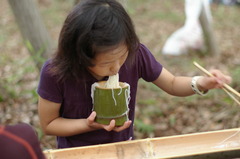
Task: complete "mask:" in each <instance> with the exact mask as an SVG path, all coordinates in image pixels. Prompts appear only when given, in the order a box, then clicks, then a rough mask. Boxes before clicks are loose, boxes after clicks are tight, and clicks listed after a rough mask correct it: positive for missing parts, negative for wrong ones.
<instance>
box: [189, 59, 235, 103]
mask: <svg viewBox="0 0 240 159" xmlns="http://www.w3.org/2000/svg"><path fill="white" fill-rule="evenodd" d="M193 64H194V65H195V66H196V67H197V68H198V69H200V70H201V71H202V72H204V73H205V74H206V75H208V76H210V77H214V76H213V74H211V73H210V72H209V71H207V70H206V69H205V68H203V67H202V66H200V65H199V64H198V63H197V62H195V61H194V62H193ZM223 90H224V91H225V92H226V93H227V94H228V95H229V96H230V97H231V98H232V99H233V100H234V101H235V102H237V103H238V104H239V105H240V102H239V101H238V100H237V99H236V98H235V97H234V96H233V95H232V94H231V93H233V94H235V95H236V96H238V97H239V98H240V93H238V92H237V91H236V90H234V89H233V88H232V87H230V86H229V85H227V84H226V83H224V84H223ZM230 92H231V93H230Z"/></svg>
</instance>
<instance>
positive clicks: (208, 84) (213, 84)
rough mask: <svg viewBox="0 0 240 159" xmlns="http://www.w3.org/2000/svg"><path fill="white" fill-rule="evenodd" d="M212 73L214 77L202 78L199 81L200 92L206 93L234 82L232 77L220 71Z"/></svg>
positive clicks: (212, 71)
mask: <svg viewBox="0 0 240 159" xmlns="http://www.w3.org/2000/svg"><path fill="white" fill-rule="evenodd" d="M210 73H211V74H212V75H213V76H214V77H202V78H200V79H199V80H198V81H197V85H198V87H199V90H202V91H206V90H209V89H214V88H222V87H223V84H224V83H226V84H229V83H231V81H232V78H231V77H230V76H227V75H225V74H223V73H222V72H221V71H219V70H211V71H210Z"/></svg>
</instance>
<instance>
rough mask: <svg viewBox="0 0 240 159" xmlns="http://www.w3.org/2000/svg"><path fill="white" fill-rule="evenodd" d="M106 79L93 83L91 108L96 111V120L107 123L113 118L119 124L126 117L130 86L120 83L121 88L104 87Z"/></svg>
mask: <svg viewBox="0 0 240 159" xmlns="http://www.w3.org/2000/svg"><path fill="white" fill-rule="evenodd" d="M105 83H106V81H101V82H98V83H97V84H96V83H95V84H94V85H95V86H92V87H93V88H92V91H93V92H92V95H93V96H92V98H93V110H94V111H95V112H96V113H97V116H96V122H97V123H100V124H105V125H109V123H110V121H111V120H112V119H114V120H115V121H116V123H115V125H116V126H121V125H123V124H124V122H125V121H127V120H129V119H128V111H129V108H128V103H129V99H130V98H129V95H130V89H129V88H130V86H129V85H128V84H126V83H122V82H119V83H120V87H121V88H104V85H105Z"/></svg>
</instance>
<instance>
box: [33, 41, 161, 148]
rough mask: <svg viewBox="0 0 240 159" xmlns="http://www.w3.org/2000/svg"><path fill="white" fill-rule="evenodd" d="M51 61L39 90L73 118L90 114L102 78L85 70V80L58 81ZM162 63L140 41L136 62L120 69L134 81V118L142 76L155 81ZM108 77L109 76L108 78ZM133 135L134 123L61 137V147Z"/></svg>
mask: <svg viewBox="0 0 240 159" xmlns="http://www.w3.org/2000/svg"><path fill="white" fill-rule="evenodd" d="M50 67H51V62H50V61H47V62H46V63H45V64H44V66H43V68H42V71H41V76H40V82H39V86H38V90H37V92H38V94H39V95H40V96H41V97H42V98H44V99H46V100H49V101H52V102H55V103H61V108H60V116H61V117H63V118H70V119H81V118H87V117H89V115H90V114H91V112H92V108H93V106H92V99H91V85H92V84H93V83H95V82H97V81H98V80H97V79H95V78H94V77H93V76H92V75H91V74H90V73H86V74H84V81H82V82H76V81H75V80H71V79H69V80H66V81H64V82H62V83H60V82H57V80H56V77H54V76H52V75H51V74H50V73H49V72H48V71H47V70H48V69H49V68H50ZM161 71H162V65H161V64H160V63H159V62H157V61H156V60H155V58H154V56H153V55H152V54H151V52H150V51H149V50H148V49H147V48H146V47H145V46H144V45H142V44H141V45H140V48H139V50H138V51H137V53H136V60H135V62H134V64H133V65H130V66H129V65H127V64H123V66H122V67H121V68H120V70H119V81H121V82H126V83H128V84H129V85H130V97H131V100H130V103H129V109H130V111H129V119H130V120H132V121H133V122H134V112H135V100H136V92H137V85H138V80H139V79H140V78H143V79H144V80H145V81H148V82H152V81H154V80H156V79H157V78H158V76H159V75H160V73H161ZM104 80H107V79H104ZM130 138H133V124H132V125H131V126H130V127H129V128H128V129H126V130H123V131H121V132H114V131H111V132H108V131H105V130H96V131H92V132H87V133H83V134H79V135H74V136H70V137H58V138H57V139H58V148H68V147H77V146H88V145H96V144H104V143H112V142H119V141H125V140H129V139H130Z"/></svg>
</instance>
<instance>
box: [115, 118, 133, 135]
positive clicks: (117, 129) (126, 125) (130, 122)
mask: <svg viewBox="0 0 240 159" xmlns="http://www.w3.org/2000/svg"><path fill="white" fill-rule="evenodd" d="M131 124H132V121H131V120H128V121H126V122H125V123H124V125H123V126H120V127H115V128H114V129H113V130H114V131H116V132H120V131H122V130H124V129H127V128H129V127H130V125H131Z"/></svg>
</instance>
